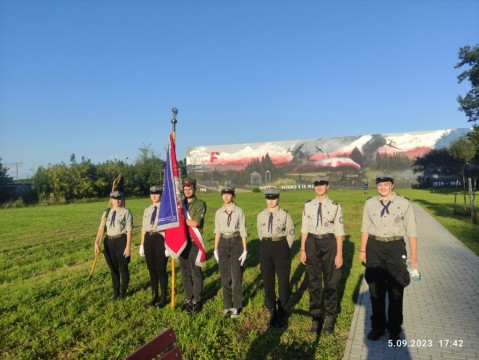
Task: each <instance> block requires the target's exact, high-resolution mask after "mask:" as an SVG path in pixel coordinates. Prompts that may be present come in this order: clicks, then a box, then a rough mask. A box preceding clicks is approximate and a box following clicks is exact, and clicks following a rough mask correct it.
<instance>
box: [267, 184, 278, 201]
mask: <svg viewBox="0 0 479 360" xmlns="http://www.w3.org/2000/svg"><path fill="white" fill-rule="evenodd" d="M264 197H265V198H266V199H278V198H279V189H278V188H275V187H271V188H268V189H266V190H265V191H264Z"/></svg>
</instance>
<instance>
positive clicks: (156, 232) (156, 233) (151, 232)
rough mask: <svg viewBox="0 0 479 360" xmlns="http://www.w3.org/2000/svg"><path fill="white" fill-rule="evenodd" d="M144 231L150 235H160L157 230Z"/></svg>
mask: <svg viewBox="0 0 479 360" xmlns="http://www.w3.org/2000/svg"><path fill="white" fill-rule="evenodd" d="M146 233H147V234H148V235H150V236H155V235H161V233H160V232H159V231H147V232H146Z"/></svg>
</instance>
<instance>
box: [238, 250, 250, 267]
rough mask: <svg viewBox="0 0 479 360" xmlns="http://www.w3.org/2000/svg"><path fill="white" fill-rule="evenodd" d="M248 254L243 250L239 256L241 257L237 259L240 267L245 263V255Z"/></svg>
mask: <svg viewBox="0 0 479 360" xmlns="http://www.w3.org/2000/svg"><path fill="white" fill-rule="evenodd" d="M247 254H248V252H247V251H246V250H245V251H243V253H242V254H241V256H240V257H239V259H238V260H239V261H240V265H241V266H243V264H244V262H245V261H246V255H247Z"/></svg>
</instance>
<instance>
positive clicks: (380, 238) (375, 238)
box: [369, 235, 404, 242]
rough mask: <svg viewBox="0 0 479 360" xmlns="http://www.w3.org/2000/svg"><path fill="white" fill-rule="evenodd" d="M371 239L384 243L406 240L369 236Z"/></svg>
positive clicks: (400, 237) (398, 237)
mask: <svg viewBox="0 0 479 360" xmlns="http://www.w3.org/2000/svg"><path fill="white" fill-rule="evenodd" d="M369 237H370V238H371V239H374V240H377V241H382V242H390V241H397V240H404V237H403V236H376V235H369Z"/></svg>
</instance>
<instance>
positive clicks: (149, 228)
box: [141, 204, 165, 236]
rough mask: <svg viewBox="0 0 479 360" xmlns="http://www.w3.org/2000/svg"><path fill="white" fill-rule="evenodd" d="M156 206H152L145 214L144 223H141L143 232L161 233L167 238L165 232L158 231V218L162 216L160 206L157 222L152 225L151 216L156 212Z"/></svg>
mask: <svg viewBox="0 0 479 360" xmlns="http://www.w3.org/2000/svg"><path fill="white" fill-rule="evenodd" d="M155 206H156V205H153V204H151V205H150V206H148V207H147V208H146V209H145V211H144V212H143V221H142V223H141V231H143V232H145V233H146V232H152V231H153V232H159V233H160V234H161V235H163V236H165V233H164V232H163V231H158V216H159V215H160V204H158V206H157V209H156V216H155V220H154V221H153V224H151V216H152V215H153V212H154V211H155Z"/></svg>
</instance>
